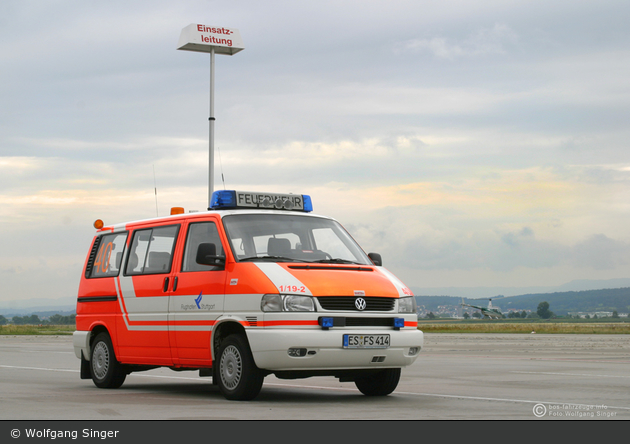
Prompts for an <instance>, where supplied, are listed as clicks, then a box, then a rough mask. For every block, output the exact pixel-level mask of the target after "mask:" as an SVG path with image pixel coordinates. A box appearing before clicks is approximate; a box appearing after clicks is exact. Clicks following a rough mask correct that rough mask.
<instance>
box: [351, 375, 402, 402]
mask: <svg viewBox="0 0 630 444" xmlns="http://www.w3.org/2000/svg"><path fill="white" fill-rule="evenodd" d="M399 380H400V369H399V368H388V369H385V370H382V371H380V372H378V373H374V374H371V375H368V376H364V377H361V378H357V379H356V380H355V381H354V383H355V385H356V386H357V388H358V389H359V391H360V392H361V393H363V394H364V395H366V396H387V395H389V394H390V393H391V392H393V391H394V390H396V387H397V386H398V381H399Z"/></svg>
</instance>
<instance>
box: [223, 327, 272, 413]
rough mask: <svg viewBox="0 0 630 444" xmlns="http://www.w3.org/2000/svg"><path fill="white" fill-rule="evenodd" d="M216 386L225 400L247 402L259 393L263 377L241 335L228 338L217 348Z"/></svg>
mask: <svg viewBox="0 0 630 444" xmlns="http://www.w3.org/2000/svg"><path fill="white" fill-rule="evenodd" d="M216 365H217V366H218V368H217V372H216V373H215V374H217V378H218V380H217V384H218V385H219V390H220V391H221V393H222V394H223V396H225V398H226V399H230V400H238V401H248V400H251V399H254V398H255V397H256V396H258V393H260V390H261V388H262V385H263V380H264V378H265V377H264V375H263V373H262V372H261V371H260V369H259V368H258V367H256V364H255V363H254V358H253V356H252V352H251V350H250V348H249V344H248V343H247V339H246V338H245V337H244V336H243V335H230V336H228V337H227V338H226V339H225V340H224V341H223V342H221V345H220V347H219V359H218V362H217V364H216Z"/></svg>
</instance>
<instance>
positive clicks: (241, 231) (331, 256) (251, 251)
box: [223, 214, 372, 265]
mask: <svg viewBox="0 0 630 444" xmlns="http://www.w3.org/2000/svg"><path fill="white" fill-rule="evenodd" d="M223 224H224V226H225V231H226V233H227V235H228V238H229V241H230V246H231V248H232V252H233V253H234V256H235V257H236V259H237V260H239V261H274V262H282V261H286V262H321V263H352V264H361V265H372V261H370V259H369V258H368V257H367V255H366V254H365V252H364V251H363V250H362V249H361V248H360V247H359V245H357V243H356V242H355V241H354V239H352V237H350V235H349V234H348V233H347V232H346V231H345V230H344V229H343V227H341V225H339V223H337V222H335V221H334V220H330V219H326V218H320V217H311V216H301V215H295V214H287V215H284V214H236V215H230V216H226V217H224V218H223Z"/></svg>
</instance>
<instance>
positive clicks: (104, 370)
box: [90, 333, 127, 388]
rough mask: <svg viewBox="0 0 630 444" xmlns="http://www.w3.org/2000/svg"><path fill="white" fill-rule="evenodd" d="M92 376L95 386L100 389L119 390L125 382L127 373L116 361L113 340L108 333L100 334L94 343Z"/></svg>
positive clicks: (91, 364) (91, 358) (91, 360)
mask: <svg viewBox="0 0 630 444" xmlns="http://www.w3.org/2000/svg"><path fill="white" fill-rule="evenodd" d="M90 374H91V376H92V381H93V382H94V385H96V386H97V387H99V388H118V387H120V386H121V385H122V384H123V382H125V378H126V377H127V373H126V372H125V371H124V370H123V368H122V365H121V364H120V362H118V361H117V360H116V354H115V353H114V347H113V345H112V340H111V338H110V337H109V335H108V334H107V333H99V334H98V335H97V336H96V338H95V339H94V342H93V343H92V356H91V357H90Z"/></svg>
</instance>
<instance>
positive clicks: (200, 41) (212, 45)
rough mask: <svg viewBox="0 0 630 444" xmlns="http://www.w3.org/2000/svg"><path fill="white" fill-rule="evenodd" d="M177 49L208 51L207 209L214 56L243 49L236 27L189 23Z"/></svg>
mask: <svg viewBox="0 0 630 444" xmlns="http://www.w3.org/2000/svg"><path fill="white" fill-rule="evenodd" d="M177 49H182V50H185V51H194V52H205V53H210V117H209V118H208V132H209V137H208V138H209V139H210V140H209V142H208V210H209V209H210V205H211V204H212V193H213V192H214V121H215V118H214V56H215V54H225V55H234V54H236V53H237V52H240V51H242V50H243V49H245V47H244V46H243V40H242V39H241V34H240V32H238V29H234V28H225V27H222V26H206V25H201V24H195V23H191V24H190V25H188V26H186V27H185V28H184V29H182V32H181V34H180V36H179V41H178V42H177Z"/></svg>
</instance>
